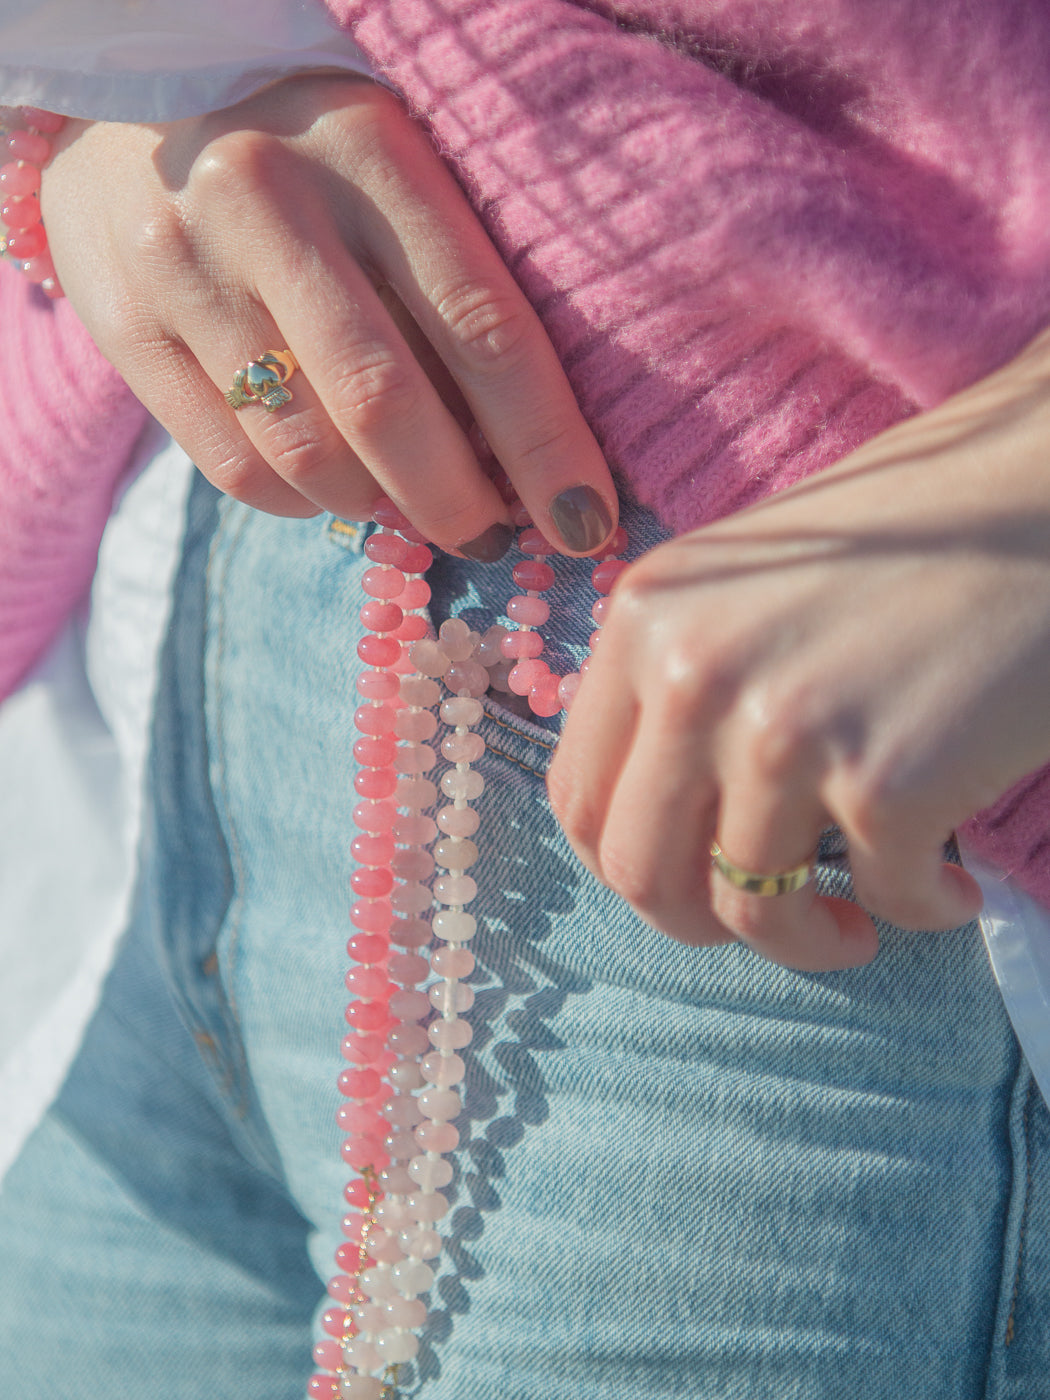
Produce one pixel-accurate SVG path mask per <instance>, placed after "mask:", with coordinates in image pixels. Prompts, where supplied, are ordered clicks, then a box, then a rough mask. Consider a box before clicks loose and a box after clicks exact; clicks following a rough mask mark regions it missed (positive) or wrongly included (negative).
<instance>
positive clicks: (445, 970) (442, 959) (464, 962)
mask: <svg viewBox="0 0 1050 1400" xmlns="http://www.w3.org/2000/svg"><path fill="white" fill-rule="evenodd" d="M474 963H475V958H474V954H473V953H472V952H471V951H470V949H469V948H435V949H434V951H433V953H432V954H431V955H430V966H431V967H432V968H433V969H434V971H435V972H436V973H437V974H438V975H439V976H440V977H469V976H470V974H471V973H472V972H473V971H474Z"/></svg>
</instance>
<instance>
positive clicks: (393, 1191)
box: [379, 1165, 415, 1196]
mask: <svg viewBox="0 0 1050 1400" xmlns="http://www.w3.org/2000/svg"><path fill="white" fill-rule="evenodd" d="M379 1184H380V1186H382V1188H383V1190H384V1191H385V1192H386V1193H387V1195H388V1196H407V1195H408V1193H409V1192H410V1191H413V1190H415V1182H414V1181H413V1180H412V1178H411V1177H410V1176H409V1174H408V1168H407V1167H405V1166H394V1165H391V1166H389V1167H387V1168H386V1170H385V1171H384V1172H382V1174H381V1175H380V1178H379Z"/></svg>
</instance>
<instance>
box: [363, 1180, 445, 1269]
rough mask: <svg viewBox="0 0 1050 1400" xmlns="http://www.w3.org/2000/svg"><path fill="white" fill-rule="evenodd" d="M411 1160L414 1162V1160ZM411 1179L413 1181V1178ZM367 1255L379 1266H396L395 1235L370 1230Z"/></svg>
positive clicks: (397, 1245)
mask: <svg viewBox="0 0 1050 1400" xmlns="http://www.w3.org/2000/svg"><path fill="white" fill-rule="evenodd" d="M412 1160H413V1161H415V1158H414V1157H413V1159H412ZM412 1179H413V1181H414V1180H415V1178H414V1177H413V1178H412ZM420 1184H421V1183H420ZM442 1184H444V1183H442ZM368 1253H369V1255H370V1257H371V1258H373V1259H375V1260H377V1261H378V1262H379V1263H380V1264H396V1263H397V1261H398V1260H399V1259H400V1258H401V1246H400V1244H399V1243H398V1238H397V1235H393V1234H388V1233H387V1231H386V1230H372V1231H371V1233H370V1234H369V1236H368Z"/></svg>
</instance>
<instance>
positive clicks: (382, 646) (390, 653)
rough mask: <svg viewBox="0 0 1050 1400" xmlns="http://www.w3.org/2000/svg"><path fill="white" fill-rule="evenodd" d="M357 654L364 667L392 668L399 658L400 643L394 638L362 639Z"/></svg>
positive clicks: (369, 637) (371, 637)
mask: <svg viewBox="0 0 1050 1400" xmlns="http://www.w3.org/2000/svg"><path fill="white" fill-rule="evenodd" d="M357 654H358V656H359V657H360V659H361V660H362V661H363V662H364V663H365V665H366V666H393V664H394V662H395V661H397V660H398V659H399V658H400V656H401V643H400V642H399V641H397V639H396V638H394V637H373V636H368V637H362V638H361V640H360V641H359V642H358V644H357Z"/></svg>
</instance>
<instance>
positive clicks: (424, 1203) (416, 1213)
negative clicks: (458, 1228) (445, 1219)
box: [406, 1191, 448, 1225]
mask: <svg viewBox="0 0 1050 1400" xmlns="http://www.w3.org/2000/svg"><path fill="white" fill-rule="evenodd" d="M406 1204H407V1206H408V1210H409V1212H410V1214H411V1216H412V1218H413V1220H418V1221H419V1223H420V1224H421V1225H433V1223H434V1221H435V1220H440V1219H441V1217H442V1216H443V1215H447V1214H448V1197H447V1196H443V1195H442V1194H441V1192H440V1191H430V1192H423V1191H416V1192H413V1194H412V1195H411V1196H409V1198H408V1201H407V1202H406Z"/></svg>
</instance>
